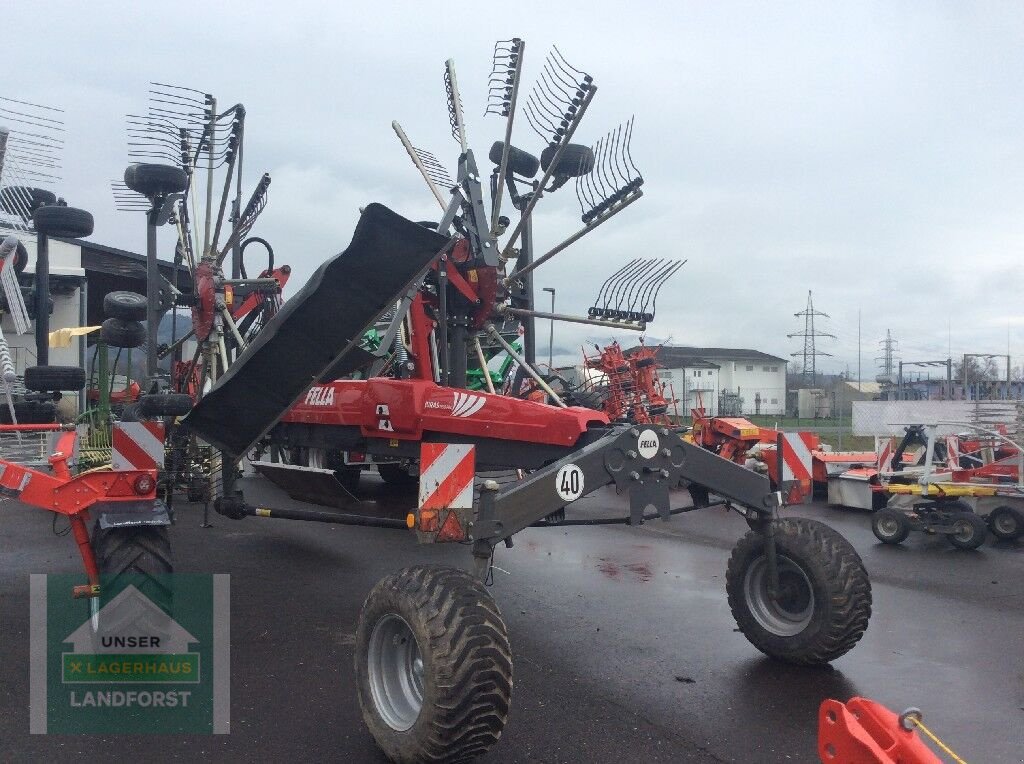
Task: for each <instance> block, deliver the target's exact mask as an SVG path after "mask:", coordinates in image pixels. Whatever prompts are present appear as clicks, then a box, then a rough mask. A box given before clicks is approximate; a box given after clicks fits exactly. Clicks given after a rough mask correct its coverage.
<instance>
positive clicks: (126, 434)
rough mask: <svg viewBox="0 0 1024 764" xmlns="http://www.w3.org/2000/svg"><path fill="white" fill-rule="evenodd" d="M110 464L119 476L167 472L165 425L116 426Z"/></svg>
mask: <svg viewBox="0 0 1024 764" xmlns="http://www.w3.org/2000/svg"><path fill="white" fill-rule="evenodd" d="M110 461H111V464H112V466H113V468H114V471H116V472H120V471H124V470H157V469H161V468H163V466H164V425H163V423H162V422H114V427H113V433H112V435H111V442H110Z"/></svg>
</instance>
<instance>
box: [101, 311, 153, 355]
mask: <svg viewBox="0 0 1024 764" xmlns="http://www.w3.org/2000/svg"><path fill="white" fill-rule="evenodd" d="M100 339H101V340H102V341H103V342H105V343H107V345H108V346H109V347H112V348H137V347H142V346H143V345H144V344H145V343H146V327H145V326H143V325H142V324H140V323H139V322H138V321H125V320H124V319H121V318H108V319H107V320H106V321H104V322H103V324H102V326H100Z"/></svg>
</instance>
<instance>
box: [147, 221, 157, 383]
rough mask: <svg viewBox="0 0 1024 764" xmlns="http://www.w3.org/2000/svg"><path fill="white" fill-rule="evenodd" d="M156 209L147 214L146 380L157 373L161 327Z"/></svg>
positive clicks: (149, 380) (150, 381)
mask: <svg viewBox="0 0 1024 764" xmlns="http://www.w3.org/2000/svg"><path fill="white" fill-rule="evenodd" d="M156 214H157V213H156V211H151V212H150V213H148V214H147V215H146V337H147V342H146V377H147V380H146V382H147V383H148V384H152V380H153V378H154V377H155V376H156V375H157V370H158V366H157V357H156V350H157V345H158V344H159V342H158V339H157V337H158V334H157V333H158V331H159V329H160V268H159V267H158V266H157V260H156Z"/></svg>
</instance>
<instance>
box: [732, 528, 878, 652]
mask: <svg viewBox="0 0 1024 764" xmlns="http://www.w3.org/2000/svg"><path fill="white" fill-rule="evenodd" d="M775 548H776V552H777V561H778V566H779V567H778V569H779V587H780V597H779V598H778V601H777V602H773V601H772V600H771V599H770V598H769V596H768V591H767V580H768V576H767V557H766V555H765V543H764V536H762V535H761V534H760V533H758V532H755V531H750V532H749V533H747V535H746V536H744V537H743V538H742V539H740V541H739V543H738V544H736V547H735V548H734V549H733V552H732V556H731V557H730V558H729V566H728V568H727V570H726V574H725V582H726V583H725V586H726V592H727V593H728V595H729V607H730V609H731V610H732V614H733V617H735V619H736V623H737V625H738V626H739V627H740V631H741V632H743V635H744V636H745V637H746V638H747V639H748V640H750V642H751V644H753V645H754V647H756V648H757V649H758V650H760V651H761V652H763V653H764V654H765V655H768V656H770V657H772V658H775V659H777V660H781V661H786V662H788V663H796V664H800V665H804V666H817V665H822V664H825V663H828V662H830V661H833V660H835V659H836V658H838V657H839V656H841V655H843V654H844V653H846V652H848V651H849V650H850V649H851V648H852V647H853V646H854V645H855V644H857V641H858V640H859V639H860V638H861V636H862V635H863V634H864V630H865V629H867V627H868V620H869V619H870V617H871V582H870V581H869V580H868V573H867V571H866V570H865V569H864V563H863V562H861V559H860V556H859V555H858V554H857V551H856V550H855V549H854V548H853V545H852V544H850V542H849V541H847V540H846V539H845V538H843V537H842V536H841V535H840V534H839V533H837V532H836V531H835V530H833V529H832V528H830V527H829V526H827V525H825V524H824V523H820V522H818V521H817V520H807V519H804V518H787V519H785V520H776V521H775Z"/></svg>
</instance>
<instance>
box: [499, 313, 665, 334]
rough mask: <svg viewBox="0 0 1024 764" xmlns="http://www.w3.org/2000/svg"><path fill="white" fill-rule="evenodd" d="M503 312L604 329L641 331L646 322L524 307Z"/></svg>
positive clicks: (519, 316)
mask: <svg viewBox="0 0 1024 764" xmlns="http://www.w3.org/2000/svg"><path fill="white" fill-rule="evenodd" d="M505 312H506V313H508V314H509V315H510V316H516V317H517V318H530V317H532V318H542V319H545V320H549V321H565V322H566V323H570V324H586V325H587V326H601V327H604V328H606V329H628V330H630V331H636V332H642V331H644V330H645V329H646V328H647V324H646V323H644V322H640V323H638V324H626V323H619V322H616V321H602V320H601V319H598V318H584V317H583V316H569V315H566V314H564V313H545V312H544V311H541V310H527V309H526V308H505Z"/></svg>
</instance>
